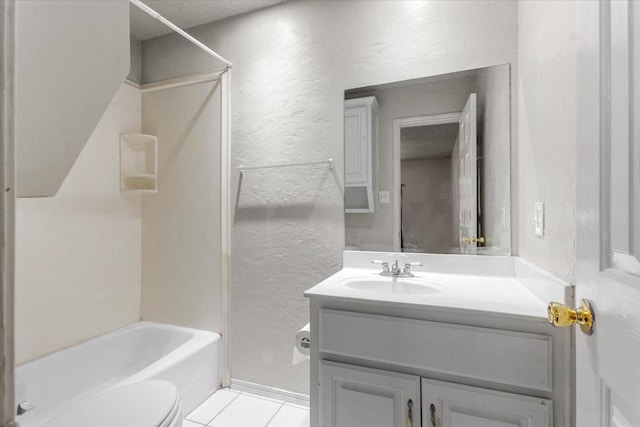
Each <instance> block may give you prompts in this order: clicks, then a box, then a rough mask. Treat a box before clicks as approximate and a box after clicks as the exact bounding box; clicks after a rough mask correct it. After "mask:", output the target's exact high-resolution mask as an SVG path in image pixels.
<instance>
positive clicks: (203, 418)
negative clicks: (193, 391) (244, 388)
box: [186, 389, 240, 424]
mask: <svg viewBox="0 0 640 427" xmlns="http://www.w3.org/2000/svg"><path fill="white" fill-rule="evenodd" d="M238 396H240V393H238V392H235V391H231V390H227V389H222V390H218V391H216V392H215V393H214V394H213V395H212V396H211V397H209V398H208V399H207V400H205V401H204V402H202V403H201V404H200V406H198V407H197V408H196V409H194V410H193V411H191V413H190V414H189V415H187V417H186V418H187V419H188V420H191V421H196V422H198V423H201V424H207V423H208V422H209V421H211V420H212V419H213V418H214V417H215V416H216V415H218V414H219V413H220V412H221V411H222V410H223V409H224V408H225V407H226V406H227V405H228V404H230V403H231V402H232V401H233V400H234V399H235V398H236V397H238Z"/></svg>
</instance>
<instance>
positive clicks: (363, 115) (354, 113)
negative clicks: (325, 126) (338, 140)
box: [344, 105, 371, 185]
mask: <svg viewBox="0 0 640 427" xmlns="http://www.w3.org/2000/svg"><path fill="white" fill-rule="evenodd" d="M370 145H371V144H370V142H369V135H368V132H367V107H366V106H364V105H363V106H360V107H352V108H345V110H344V182H345V184H363V185H366V184H367V183H368V182H369V161H370V160H369V149H370V148H369V146H370Z"/></svg>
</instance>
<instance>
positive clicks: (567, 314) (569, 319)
mask: <svg viewBox="0 0 640 427" xmlns="http://www.w3.org/2000/svg"><path fill="white" fill-rule="evenodd" d="M547 316H548V317H549V323H551V324H552V325H553V326H555V327H556V328H561V327H564V326H571V325H573V324H575V323H577V324H578V325H580V329H581V330H582V332H584V333H585V334H586V335H591V334H593V323H594V320H595V319H594V315H593V311H592V310H591V304H589V301H587V300H585V299H583V300H582V301H580V307H579V308H577V309H575V310H574V309H573V308H571V307H567V306H566V305H564V304H560V303H559V302H551V303H549V307H548V308H547Z"/></svg>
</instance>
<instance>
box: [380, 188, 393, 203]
mask: <svg viewBox="0 0 640 427" xmlns="http://www.w3.org/2000/svg"><path fill="white" fill-rule="evenodd" d="M378 202H379V203H381V204H383V203H391V192H390V191H379V192H378Z"/></svg>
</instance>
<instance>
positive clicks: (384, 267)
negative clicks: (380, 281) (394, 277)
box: [371, 259, 389, 271]
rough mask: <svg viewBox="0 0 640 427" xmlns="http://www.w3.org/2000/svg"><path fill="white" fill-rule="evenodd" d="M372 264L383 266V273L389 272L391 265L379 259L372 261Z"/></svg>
mask: <svg viewBox="0 0 640 427" xmlns="http://www.w3.org/2000/svg"><path fill="white" fill-rule="evenodd" d="M371 264H378V265H381V266H382V271H389V263H388V262H387V261H381V260H379V259H374V260H373V261H371Z"/></svg>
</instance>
